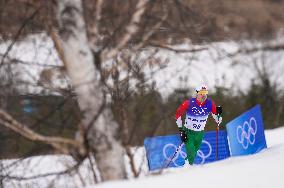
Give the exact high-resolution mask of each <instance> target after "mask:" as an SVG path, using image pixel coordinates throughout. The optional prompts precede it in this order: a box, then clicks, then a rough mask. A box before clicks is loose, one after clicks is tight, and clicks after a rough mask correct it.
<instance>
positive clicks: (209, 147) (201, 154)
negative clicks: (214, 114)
mask: <svg viewBox="0 0 284 188" xmlns="http://www.w3.org/2000/svg"><path fill="white" fill-rule="evenodd" d="M202 144H206V145H207V146H208V150H209V152H208V154H207V155H205V154H204V153H203V151H202V150H198V151H197V156H198V157H200V158H201V162H200V163H199V164H204V163H205V160H206V159H207V158H208V157H209V156H210V155H211V154H212V146H211V144H210V143H209V142H207V141H206V140H202Z"/></svg>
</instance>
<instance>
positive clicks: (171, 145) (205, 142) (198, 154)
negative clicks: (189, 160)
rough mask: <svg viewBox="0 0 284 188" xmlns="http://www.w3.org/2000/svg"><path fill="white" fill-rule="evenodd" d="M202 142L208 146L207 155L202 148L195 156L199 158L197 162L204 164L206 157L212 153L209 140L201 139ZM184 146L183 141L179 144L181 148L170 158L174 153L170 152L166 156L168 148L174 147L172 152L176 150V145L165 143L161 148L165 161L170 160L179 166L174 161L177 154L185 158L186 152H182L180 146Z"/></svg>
mask: <svg viewBox="0 0 284 188" xmlns="http://www.w3.org/2000/svg"><path fill="white" fill-rule="evenodd" d="M202 143H204V144H206V145H207V146H208V148H209V152H208V154H207V155H205V154H204V153H203V151H202V150H198V151H197V156H198V157H200V158H201V162H200V163H199V164H204V162H205V160H206V158H208V157H209V156H210V155H211V154H212V146H211V145H210V143H209V142H207V141H206V140H203V141H202ZM183 147H184V143H183V144H182V145H181V148H180V149H179V151H178V152H177V154H176V155H175V156H174V158H173V159H172V160H171V158H172V157H173V156H172V155H173V154H174V153H171V154H170V156H168V155H169V154H168V153H167V151H168V149H169V148H173V149H174V152H175V151H177V149H178V147H177V146H176V145H175V144H172V143H170V144H166V145H165V146H164V148H163V155H164V158H165V159H166V160H167V161H170V160H171V162H172V163H173V164H174V165H175V166H179V165H178V164H177V163H176V160H177V158H178V157H179V156H181V157H182V158H184V159H185V158H186V156H187V154H186V152H184V151H183V150H182V148H183Z"/></svg>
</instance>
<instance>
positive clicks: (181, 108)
mask: <svg viewBox="0 0 284 188" xmlns="http://www.w3.org/2000/svg"><path fill="white" fill-rule="evenodd" d="M188 107H189V100H185V101H184V102H183V103H182V104H181V105H180V106H179V107H178V109H177V111H176V123H177V126H178V128H181V127H182V120H181V116H182V115H183V114H185V112H186V110H187V109H188Z"/></svg>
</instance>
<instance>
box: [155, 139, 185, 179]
mask: <svg viewBox="0 0 284 188" xmlns="http://www.w3.org/2000/svg"><path fill="white" fill-rule="evenodd" d="M182 144H183V142H181V143H180V144H179V146H178V148H177V149H176V151H175V152H174V154H173V156H172V157H171V159H170V160H169V162H168V163H167V164H166V165H164V166H163V167H162V168H161V170H160V171H159V174H161V173H162V171H163V170H164V169H165V168H168V167H169V165H170V163H171V162H172V160H173V159H174V158H175V156H176V154H177V153H178V151H179V150H180V148H181V146H182Z"/></svg>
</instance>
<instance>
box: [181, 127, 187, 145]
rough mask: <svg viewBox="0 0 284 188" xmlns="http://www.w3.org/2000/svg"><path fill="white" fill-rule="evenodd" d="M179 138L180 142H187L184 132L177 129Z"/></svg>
mask: <svg viewBox="0 0 284 188" xmlns="http://www.w3.org/2000/svg"><path fill="white" fill-rule="evenodd" d="M179 136H180V139H181V141H182V142H186V141H187V136H186V133H185V131H184V130H182V129H181V128H180V129H179Z"/></svg>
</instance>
